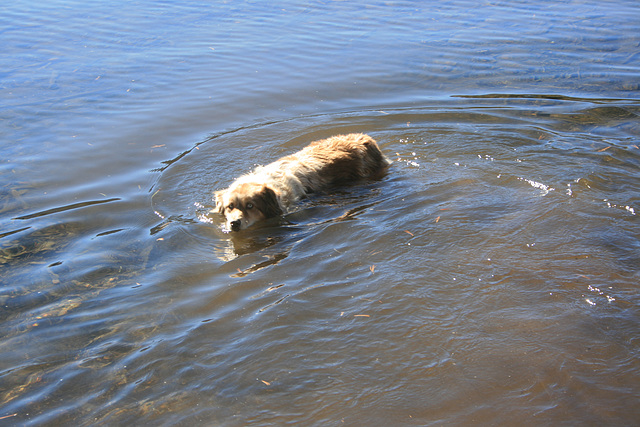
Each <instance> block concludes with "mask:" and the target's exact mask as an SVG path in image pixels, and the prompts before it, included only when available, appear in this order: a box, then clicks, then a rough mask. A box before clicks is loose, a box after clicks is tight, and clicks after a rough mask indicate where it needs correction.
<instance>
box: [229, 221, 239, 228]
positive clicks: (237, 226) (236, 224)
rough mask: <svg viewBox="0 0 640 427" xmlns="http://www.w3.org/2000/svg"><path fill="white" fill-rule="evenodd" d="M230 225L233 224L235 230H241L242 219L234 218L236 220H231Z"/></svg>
mask: <svg viewBox="0 0 640 427" xmlns="http://www.w3.org/2000/svg"><path fill="white" fill-rule="evenodd" d="M229 225H231V230H233V231H238V230H240V220H239V219H236V220H234V221H231V222H230V223H229Z"/></svg>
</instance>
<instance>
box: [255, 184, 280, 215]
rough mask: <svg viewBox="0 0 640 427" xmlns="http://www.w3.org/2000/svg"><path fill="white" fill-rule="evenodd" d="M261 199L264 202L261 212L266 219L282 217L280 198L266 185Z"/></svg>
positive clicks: (261, 193)
mask: <svg viewBox="0 0 640 427" xmlns="http://www.w3.org/2000/svg"><path fill="white" fill-rule="evenodd" d="M260 199H261V200H262V202H263V206H261V209H260V210H261V211H262V213H263V214H264V216H265V217H267V218H273V217H274V216H278V215H282V208H281V207H280V202H278V196H276V193H275V192H274V191H273V190H272V189H271V188H269V187H267V186H266V185H265V186H264V187H262V191H261V192H260Z"/></svg>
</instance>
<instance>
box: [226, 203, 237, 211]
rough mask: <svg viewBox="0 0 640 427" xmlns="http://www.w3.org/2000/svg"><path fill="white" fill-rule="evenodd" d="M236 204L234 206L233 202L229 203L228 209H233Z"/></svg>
mask: <svg viewBox="0 0 640 427" xmlns="http://www.w3.org/2000/svg"><path fill="white" fill-rule="evenodd" d="M234 207H235V206H233V203H229V206H227V209H229V210H230V211H232V210H233V208H234Z"/></svg>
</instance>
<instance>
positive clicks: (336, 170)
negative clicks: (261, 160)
mask: <svg viewBox="0 0 640 427" xmlns="http://www.w3.org/2000/svg"><path fill="white" fill-rule="evenodd" d="M389 164H390V163H389V161H388V160H387V159H386V158H385V157H384V155H383V154H382V152H381V151H380V148H379V147H378V144H376V142H375V141H374V140H373V139H372V138H371V137H370V136H368V135H365V134H361V133H357V134H356V133H352V134H349V135H337V136H334V137H331V138H327V139H323V140H319V141H315V142H312V143H311V144H309V145H308V146H307V147H305V148H303V149H302V150H300V151H298V152H297V153H294V154H291V155H289V156H286V157H283V158H281V159H280V160H277V161H275V162H273V163H270V164H268V165H266V166H259V167H258V168H256V169H255V170H254V171H253V172H251V173H248V174H246V175H243V176H241V177H240V178H238V179H237V180H236V181H235V182H234V183H233V184H231V185H230V186H229V188H227V189H224V190H220V191H216V192H215V194H214V198H215V201H216V208H215V209H214V211H216V212H218V213H220V214H223V215H224V216H225V219H226V228H227V229H228V230H233V231H238V230H241V229H245V228H247V227H250V226H251V225H253V224H255V223H256V222H258V221H261V220H264V219H267V218H272V217H275V216H278V215H282V214H283V213H284V212H286V211H287V210H288V209H289V207H290V206H291V205H292V204H293V203H295V202H296V201H298V200H299V199H301V198H302V197H304V196H305V195H307V194H308V193H312V192H316V191H321V190H323V189H326V188H329V187H331V186H336V185H341V184H348V183H351V182H354V181H358V180H361V179H368V178H378V177H380V176H382V175H383V174H384V172H385V171H386V169H387V168H388V166H389Z"/></svg>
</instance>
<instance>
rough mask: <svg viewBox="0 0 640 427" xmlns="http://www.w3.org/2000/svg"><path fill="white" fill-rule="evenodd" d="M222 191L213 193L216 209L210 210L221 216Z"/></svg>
mask: <svg viewBox="0 0 640 427" xmlns="http://www.w3.org/2000/svg"><path fill="white" fill-rule="evenodd" d="M223 193H224V190H219V191H215V192H214V193H213V201H214V202H216V207H215V208H213V209H212V212H217V213H219V214H221V213H222V212H224V205H223V204H222V194H223Z"/></svg>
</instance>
